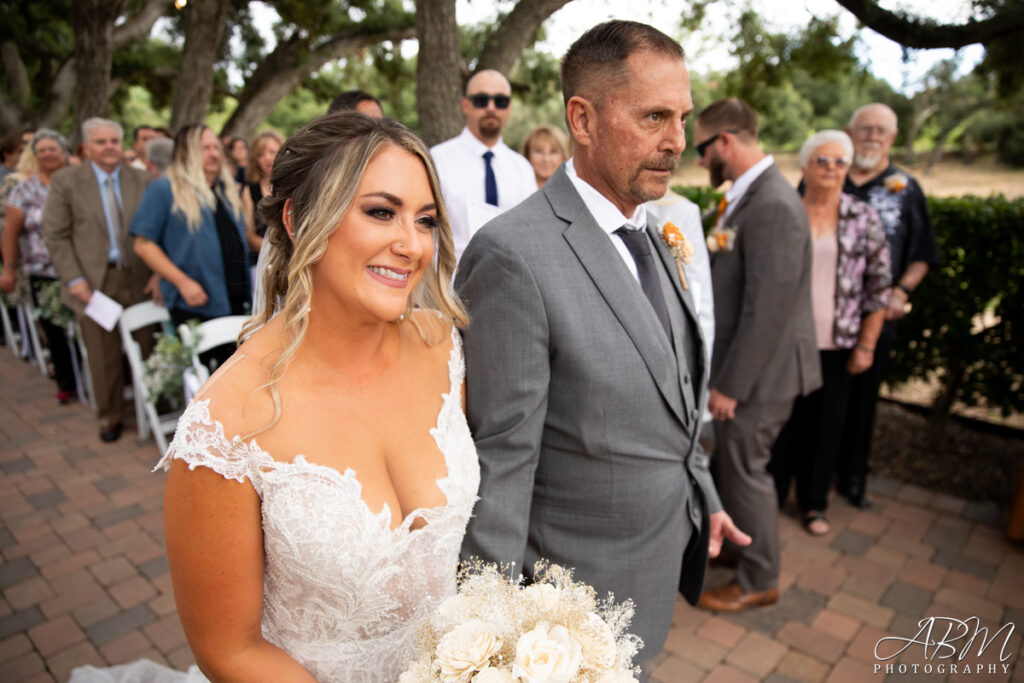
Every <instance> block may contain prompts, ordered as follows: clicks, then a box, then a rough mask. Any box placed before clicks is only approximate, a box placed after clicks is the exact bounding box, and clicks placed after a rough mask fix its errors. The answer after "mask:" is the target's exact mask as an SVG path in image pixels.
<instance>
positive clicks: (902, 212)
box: [838, 102, 939, 507]
mask: <svg viewBox="0 0 1024 683" xmlns="http://www.w3.org/2000/svg"><path fill="white" fill-rule="evenodd" d="M846 132H847V133H849V135H850V138H851V139H852V140H853V164H852V166H851V167H850V172H849V173H848V174H847V176H846V183H845V185H844V187H843V192H845V193H846V194H850V195H853V196H854V197H856V198H857V199H860V200H863V201H865V202H867V203H868V204H870V205H871V206H872V207H873V208H874V209H875V210H876V211H878V214H879V215H880V216H881V217H882V223H883V225H884V226H885V235H886V238H887V240H888V242H889V253H890V255H891V257H892V282H893V287H892V290H891V293H890V297H889V310H888V313H887V315H886V321H887V322H886V324H885V327H884V328H883V330H882V335H881V337H879V339H878V343H877V345H876V347H875V350H874V355H875V362H874V363H873V364H872V366H871V368H870V369H869V370H868V371H867V372H864V373H861V374H859V375H855V376H854V378H853V384H852V386H851V396H850V406H849V409H848V411H847V418H846V425H845V427H844V428H843V438H842V441H841V443H842V450H841V451H840V456H839V477H838V489H839V492H840V493H842V494H843V495H844V496H846V498H847V499H848V500H849V501H850V502H851V503H853V504H854V505H856V506H858V507H869V506H870V505H871V499H870V498H868V497H867V495H866V485H867V472H868V456H869V453H870V450H871V435H872V432H873V429H874V421H875V406H876V403H877V401H878V388H879V385H880V384H881V381H882V377H883V376H884V375H885V371H886V367H887V365H888V361H889V351H890V350H891V349H892V341H893V337H894V336H895V333H896V323H897V321H899V319H900V318H902V317H903V316H904V315H906V312H907V311H908V310H909V308H910V306H909V302H910V299H911V298H912V293H913V291H914V290H915V289H916V288H917V286H918V285H919V284H921V280H923V279H924V276H925V275H927V274H928V269H929V267H930V266H935V265H938V263H939V250H938V248H937V247H936V245H935V235H934V233H933V232H932V223H931V219H930V218H929V217H928V202H927V201H926V200H925V196H924V192H923V191H922V190H921V186H920V185H919V184H918V182H917V181H916V180H914V177H913V176H911V175H910V174H909V173H907V172H906V171H904V170H903V169H901V168H897V167H896V166H895V165H893V163H892V161H891V160H890V158H889V150H890V149H891V148H892V143H893V142H894V141H895V140H896V134H897V133H898V132H899V129H898V126H897V118H896V112H894V111H893V110H892V109H890V108H889V107H887V106H886V105H884V104H881V103H880V102H874V103H872V104H867V105H864V106H863V107H861V108H860V109H858V110H857V111H855V112H854V114H853V117H852V118H851V119H850V125H849V126H847V128H846Z"/></svg>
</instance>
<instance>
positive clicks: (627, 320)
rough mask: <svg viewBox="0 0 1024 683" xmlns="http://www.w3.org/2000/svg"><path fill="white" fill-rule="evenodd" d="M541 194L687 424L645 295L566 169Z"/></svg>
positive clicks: (662, 337)
mask: <svg viewBox="0 0 1024 683" xmlns="http://www.w3.org/2000/svg"><path fill="white" fill-rule="evenodd" d="M542 192H544V194H545V195H546V196H547V198H548V201H549V202H550V203H551V207H552V209H553V211H554V213H555V215H556V216H558V217H559V218H561V219H562V220H564V221H567V222H568V223H569V225H568V227H567V228H566V229H565V231H564V232H563V233H562V236H563V237H564V238H565V241H566V242H567V243H568V244H569V247H570V248H571V249H572V250H573V252H574V253H575V254H576V257H577V258H578V259H579V261H580V264H581V265H582V266H583V269H584V270H585V271H586V272H587V275H589V276H590V279H591V280H592V281H593V283H594V285H595V286H596V287H597V289H598V291H599V292H600V293H601V296H602V297H603V298H604V300H605V301H606V302H607V303H608V306H609V308H611V310H612V312H613V313H614V314H615V317H616V318H618V320H619V322H620V323H621V324H622V327H623V328H624V329H625V330H626V334H627V335H628V336H629V338H630V340H632V342H633V345H634V346H635V347H636V350H637V352H638V353H639V354H640V357H641V358H643V360H644V363H645V364H646V365H647V369H648V371H649V372H650V373H651V377H652V378H653V379H654V382H655V384H656V385H657V386H658V390H659V391H660V392H661V394H662V396H664V398H665V400H666V402H668V404H669V405H670V406H671V407H672V411H673V412H674V413H675V415H676V417H677V418H678V419H679V420H680V422H682V423H683V424H684V425H685V424H686V422H687V421H686V419H685V416H684V413H683V405H682V400H681V397H680V395H679V387H678V380H677V379H676V378H675V377H674V374H675V372H674V364H673V363H671V362H670V353H671V352H670V349H669V348H668V344H667V340H666V339H665V334H664V332H663V331H662V330H661V329H659V328H658V327H657V325H658V322H657V320H656V319H655V318H654V317H653V316H649V315H645V314H644V311H645V309H646V307H647V302H646V301H645V300H644V299H643V296H644V295H643V292H642V291H641V290H640V288H639V287H638V286H637V284H636V282H635V281H634V280H633V278H632V276H631V275H630V273H629V270H628V269H627V268H626V266H625V264H623V263H622V262H621V261H622V259H621V257H620V256H619V254H618V252H617V251H615V247H614V246H612V243H611V240H610V239H608V236H607V235H605V234H604V231H602V230H601V228H600V226H598V225H597V223H596V222H595V221H594V218H593V216H591V215H590V212H589V211H587V208H586V205H585V204H584V203H583V200H582V199H580V196H579V194H578V193H577V192H576V188H574V187H573V186H572V182H571V181H570V180H569V178H568V176H567V175H566V174H565V169H564V166H563V167H562V168H559V170H558V171H557V172H556V173H555V175H554V176H552V177H551V179H550V180H548V182H547V184H545V185H544V188H543V190H542Z"/></svg>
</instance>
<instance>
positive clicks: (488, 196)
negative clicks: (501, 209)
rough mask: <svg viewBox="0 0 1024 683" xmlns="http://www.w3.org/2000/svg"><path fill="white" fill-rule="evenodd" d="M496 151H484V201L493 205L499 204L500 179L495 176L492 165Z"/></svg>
mask: <svg viewBox="0 0 1024 683" xmlns="http://www.w3.org/2000/svg"><path fill="white" fill-rule="evenodd" d="M493 158H494V152H492V151H490V150H487V151H486V152H484V167H485V168H484V201H486V202H487V203H488V204H491V205H492V206H497V205H498V180H497V178H495V177H494V169H493V168H492V167H491V159H493Z"/></svg>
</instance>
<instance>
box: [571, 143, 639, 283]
mask: <svg viewBox="0 0 1024 683" xmlns="http://www.w3.org/2000/svg"><path fill="white" fill-rule="evenodd" d="M565 172H566V174H567V175H568V176H569V182H571V183H572V186H573V187H575V188H576V191H577V192H578V193H579V195H580V198H581V199H582V200H583V204H584V205H585V206H586V207H587V210H588V211H590V215H591V216H593V217H594V220H595V221H596V222H597V225H598V226H599V227H600V228H601V229H602V230H604V231H605V233H606V234H607V235H608V239H610V240H611V241H612V246H614V247H615V251H617V252H619V256H620V257H622V262H623V263H625V264H626V267H627V268H629V272H631V273H632V274H633V277H634V278H635V279H636V281H637V282H640V276H639V275H637V272H636V261H634V260H633V255H632V254H630V253H629V249H627V248H626V243H625V242H623V241H622V238H621V237H619V236H618V235H613V234H612V233H614V232H615V231H616V230H618V229H619V228H621V227H623V226H625V227H626V229H627V230H640V229H642V228H643V227H644V226H645V225H647V208H646V207H645V206H644V205H643V204H640V205H639V206H637V207H636V210H635V211H633V215H632V216H629V217H628V218H627V217H626V216H625V214H623V213H622V212H621V211H619V207H617V206H615V204H613V203H612V201H611V200H610V199H608V198H607V197H605V196H604V195H603V194H601V193H600V192H598V191H597V190H596V189H594V186H593V185H591V184H590V183H588V182H587V181H586V180H584V179H583V178H580V177H579V176H578V175H576V166H575V165H574V164H573V160H572V159H569V160H568V161H567V162H565Z"/></svg>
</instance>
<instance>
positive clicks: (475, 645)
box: [437, 620, 501, 681]
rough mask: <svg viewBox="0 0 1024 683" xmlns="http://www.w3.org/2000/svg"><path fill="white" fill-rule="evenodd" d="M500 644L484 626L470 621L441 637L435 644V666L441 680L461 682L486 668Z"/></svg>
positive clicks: (475, 621)
mask: <svg viewBox="0 0 1024 683" xmlns="http://www.w3.org/2000/svg"><path fill="white" fill-rule="evenodd" d="M500 647H501V641H500V640H498V639H497V637H495V635H494V634H493V633H491V632H490V631H489V630H488V629H487V626H486V624H484V623H482V622H480V621H477V620H473V621H469V622H466V623H465V624H461V625H459V626H456V627H455V628H454V629H452V630H451V631H449V632H448V633H446V634H444V636H443V637H442V638H441V642H439V643H438V644H437V663H438V664H439V665H440V667H441V678H442V679H443V680H446V681H448V680H461V679H464V678H466V677H468V676H469V674H471V673H473V672H474V671H478V670H480V669H483V668H484V667H485V666H487V663H488V661H489V660H490V658H491V656H492V655H493V654H494V653H495V652H497V651H498V649H499V648H500Z"/></svg>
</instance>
